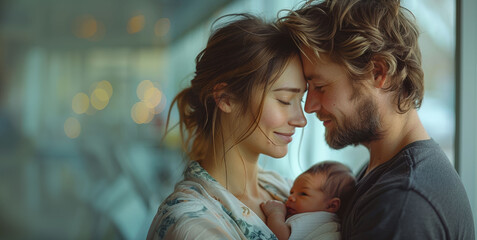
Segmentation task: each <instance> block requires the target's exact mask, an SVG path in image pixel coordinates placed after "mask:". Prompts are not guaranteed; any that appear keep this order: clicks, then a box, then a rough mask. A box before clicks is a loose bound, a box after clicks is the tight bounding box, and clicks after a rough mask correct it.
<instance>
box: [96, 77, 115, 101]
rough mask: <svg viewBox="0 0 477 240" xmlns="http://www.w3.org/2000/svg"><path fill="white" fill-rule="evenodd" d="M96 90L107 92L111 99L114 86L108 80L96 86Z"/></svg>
mask: <svg viewBox="0 0 477 240" xmlns="http://www.w3.org/2000/svg"><path fill="white" fill-rule="evenodd" d="M96 88H100V89H103V90H104V91H106V93H107V94H108V98H111V96H112V95H113V86H112V85H111V83H110V82H108V81H106V80H103V81H101V82H99V83H98V85H96Z"/></svg>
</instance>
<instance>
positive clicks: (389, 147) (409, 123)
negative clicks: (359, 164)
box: [364, 109, 430, 174]
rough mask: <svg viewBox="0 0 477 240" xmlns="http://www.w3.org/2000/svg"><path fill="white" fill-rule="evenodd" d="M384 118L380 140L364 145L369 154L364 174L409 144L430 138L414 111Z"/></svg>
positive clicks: (388, 115)
mask: <svg viewBox="0 0 477 240" xmlns="http://www.w3.org/2000/svg"><path fill="white" fill-rule="evenodd" d="M386 116H387V117H385V118H383V119H382V123H383V126H382V127H383V136H382V138H381V139H379V140H375V141H372V142H369V143H366V144H364V145H365V146H366V147H367V148H368V150H369V152H370V161H369V165H368V169H367V170H366V174H367V173H369V172H370V171H371V170H373V169H374V168H376V167H377V166H379V165H381V164H383V163H385V162H387V161H389V160H390V159H391V158H392V157H394V156H395V155H396V154H398V153H399V152H400V151H401V150H402V149H403V148H404V147H405V146H407V145H409V144H410V143H413V142H416V141H419V140H427V139H429V138H430V137H429V135H428V134H427V132H426V130H425V129H424V126H423V125H422V123H421V121H420V119H419V116H418V115H417V111H416V110H415V109H412V110H410V111H409V112H407V113H405V114H398V113H393V114H387V115H386Z"/></svg>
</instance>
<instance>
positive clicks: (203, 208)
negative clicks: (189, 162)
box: [148, 184, 229, 239]
mask: <svg viewBox="0 0 477 240" xmlns="http://www.w3.org/2000/svg"><path fill="white" fill-rule="evenodd" d="M217 208H218V207H217V205H216V204H215V203H214V202H213V199H210V198H207V196H204V195H203V192H202V189H200V187H198V186H194V185H189V184H187V185H184V184H179V185H178V186H176V189H175V191H174V192H173V193H172V194H171V195H169V196H168V197H167V198H166V199H165V200H164V201H163V202H162V204H161V205H160V206H159V209H158V211H157V213H156V216H155V217H154V220H153V222H152V224H151V227H150V229H149V233H148V239H156V238H157V239H164V238H166V239H168V238H170V237H174V238H183V237H184V236H187V235H190V236H193V235H194V234H197V233H198V232H203V231H205V229H209V230H214V229H215V230H217V229H224V228H225V229H226V228H227V227H229V226H227V224H225V223H224V222H225V221H226V216H222V215H223V214H222V213H221V211H222V210H221V209H220V208H219V209H217ZM215 230H214V231H215ZM184 239H185V238H184Z"/></svg>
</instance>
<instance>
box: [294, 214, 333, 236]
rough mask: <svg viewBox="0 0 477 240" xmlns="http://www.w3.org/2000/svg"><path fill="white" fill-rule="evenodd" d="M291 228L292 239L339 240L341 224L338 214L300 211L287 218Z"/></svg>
mask: <svg viewBox="0 0 477 240" xmlns="http://www.w3.org/2000/svg"><path fill="white" fill-rule="evenodd" d="M286 223H287V224H288V225H289V226H290V228H291V235H290V238H289V239H290V240H292V239H320V240H321V239H323V240H328V239H331V240H339V239H341V235H340V232H339V228H340V224H339V220H338V216H336V214H334V213H329V212H308V213H299V214H295V215H293V216H291V217H290V218H288V219H287V220H286Z"/></svg>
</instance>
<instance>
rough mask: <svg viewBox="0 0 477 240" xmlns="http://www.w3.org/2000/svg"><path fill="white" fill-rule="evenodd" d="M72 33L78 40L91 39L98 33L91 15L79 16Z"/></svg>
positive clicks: (96, 23)
mask: <svg viewBox="0 0 477 240" xmlns="http://www.w3.org/2000/svg"><path fill="white" fill-rule="evenodd" d="M73 31H74V33H75V35H76V36H77V37H79V38H91V37H93V36H94V35H95V34H96V32H97V31H98V22H97V21H96V19H95V18H94V17H93V16H91V15H84V16H80V17H78V18H77V19H76V22H75V26H74V29H73Z"/></svg>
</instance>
